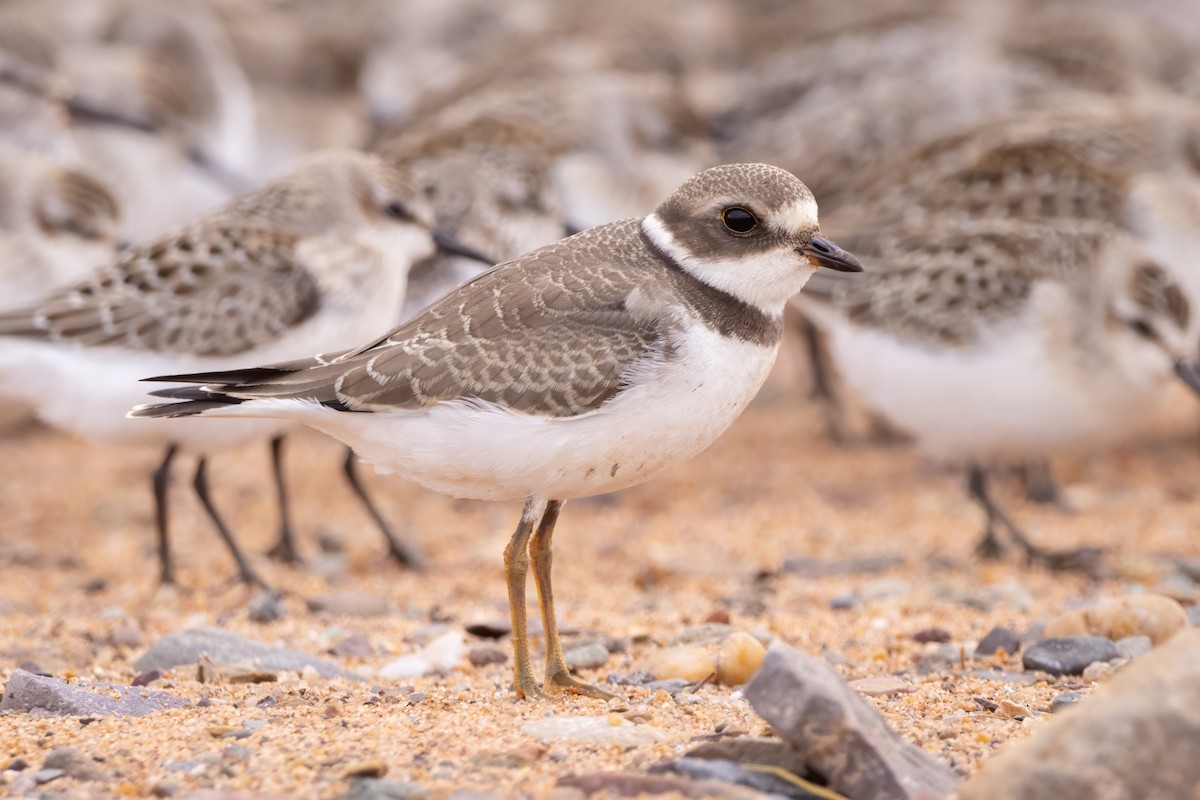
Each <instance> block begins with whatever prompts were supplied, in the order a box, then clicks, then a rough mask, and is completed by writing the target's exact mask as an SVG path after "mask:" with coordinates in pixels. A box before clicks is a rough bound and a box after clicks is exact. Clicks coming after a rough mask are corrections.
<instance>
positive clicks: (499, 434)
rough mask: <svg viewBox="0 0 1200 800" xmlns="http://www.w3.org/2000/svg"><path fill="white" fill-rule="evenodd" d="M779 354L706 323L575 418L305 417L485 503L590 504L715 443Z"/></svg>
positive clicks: (387, 463)
mask: <svg viewBox="0 0 1200 800" xmlns="http://www.w3.org/2000/svg"><path fill="white" fill-rule="evenodd" d="M777 351H778V345H777V344H775V343H772V344H770V345H763V344H758V343H753V342H746V341H743V340H740V339H737V338H732V337H726V336H723V335H721V334H719V333H717V332H715V331H713V330H712V329H710V328H707V327H704V326H702V325H700V324H694V325H692V326H691V327H689V328H686V329H684V330H683V331H682V332H681V333H680V334H679V335H678V337H677V340H676V341H675V350H674V352H673V353H672V356H671V357H670V358H669V359H668V360H663V361H658V362H653V363H647V364H645V365H643V366H642V367H640V368H639V369H638V370H637V372H636V373H635V374H634V375H632V376H630V378H631V385H630V386H628V387H627V388H625V389H623V390H622V391H621V392H619V393H618V394H617V395H615V396H614V397H613V398H612V399H610V400H609V401H608V402H606V403H605V404H604V405H603V406H601V407H600V408H598V409H596V410H594V411H589V412H587V413H584V414H580V415H578V416H574V417H559V418H554V417H539V416H531V415H525V414H518V413H513V412H510V411H507V410H504V409H502V408H500V407H498V406H495V405H492V404H477V403H472V402H468V401H453V402H448V403H441V404H439V405H436V406H434V407H432V408H430V409H425V410H419V411H389V412H376V413H343V412H337V411H333V410H328V409H322V410H321V411H320V412H318V413H315V414H314V413H313V411H312V407H311V404H304V413H305V419H306V421H307V422H309V423H310V424H312V425H313V426H314V427H317V428H319V429H321V430H324V431H325V432H327V433H329V434H331V435H333V436H335V437H337V438H339V439H341V440H342V441H345V442H347V443H348V444H350V445H351V446H352V447H353V448H354V449H355V450H356V451H357V452H358V453H359V455H360V456H362V458H363V459H364V460H365V461H367V462H368V463H371V464H373V465H374V466H375V468H376V470H378V471H379V472H384V473H392V472H395V473H399V474H401V475H404V476H405V477H406V478H409V479H411V480H414V481H416V482H417V483H420V484H422V485H424V486H426V487H428V488H430V489H433V490H435V491H438V492H442V493H445V494H450V495H455V496H458V497H471V498H476V499H482V500H512V499H520V498H523V497H528V496H530V495H539V496H542V497H554V498H571V497H584V496H588V495H593V494H599V493H602V492H609V491H614V490H616V489H621V488H624V487H626V486H630V485H633V484H636V483H640V482H642V481H644V480H646V479H648V478H650V477H652V476H654V475H655V474H657V473H658V472H661V471H662V470H664V469H666V468H668V467H671V466H673V465H675V464H677V463H680V462H682V461H684V460H686V459H688V458H690V457H692V456H694V455H695V454H696V453H698V452H700V451H701V450H703V449H704V448H705V447H707V446H708V445H709V444H711V443H712V442H713V441H714V440H715V439H716V438H717V437H718V436H719V435H720V434H721V433H722V432H724V431H725V429H726V428H728V427H729V425H730V424H731V423H732V422H733V420H734V419H736V418H737V416H738V414H740V413H741V412H742V410H743V409H744V408H745V407H746V405H747V403H749V402H750V399H751V398H752V397H753V396H754V395H755V393H757V391H758V389H759V387H760V386H761V385H762V383H763V381H764V380H766V377H767V373H768V372H769V371H770V369H771V365H772V364H773V363H774V360H775V354H776V352H777ZM292 402H295V401H292ZM297 405H298V406H299V405H300V404H299V403H297ZM298 410H299V409H298Z"/></svg>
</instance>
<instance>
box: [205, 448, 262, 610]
mask: <svg viewBox="0 0 1200 800" xmlns="http://www.w3.org/2000/svg"><path fill="white" fill-rule="evenodd" d="M192 487H193V488H194V489H195V490H196V496H197V497H199V498H200V503H201V504H202V505H203V506H204V510H205V511H207V512H208V516H209V519H211V520H212V521H213V525H216V526H217V533H219V534H220V535H221V538H222V539H224V540H225V546H226V547H227V548H229V554H230V555H232V556H233V560H234V561H236V562H237V567H238V577H239V578H241V579H242V582H243V583H249V584H253V585H255V586H260V587H262V588H264V589H265V588H267V584H266V582H265V581H263V579H262V578H260V577H259V575H258V573H257V572H255V571H254V568H253V567H251V566H250V562H248V561H247V560H246V557H245V556H244V555H243V554H242V549H241V548H240V547H238V543H237V541H236V540H235V539H234V538H233V533H231V532H230V530H229V527H228V526H227V525H226V524H225V520H223V519H221V515H220V514H219V513H217V507H216V506H214V505H213V501H212V498H211V497H210V496H209V493H208V459H207V458H205V457H203V456H201V457H200V460H199V461H198V462H197V463H196V478H195V480H193V481H192Z"/></svg>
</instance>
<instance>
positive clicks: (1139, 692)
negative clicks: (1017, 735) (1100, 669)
mask: <svg viewBox="0 0 1200 800" xmlns="http://www.w3.org/2000/svg"><path fill="white" fill-rule="evenodd" d="M1197 663H1200V631H1195V630H1191V629H1185V630H1184V631H1181V632H1180V633H1178V634H1176V635H1175V636H1174V637H1173V638H1171V639H1170V640H1169V641H1167V642H1166V643H1164V644H1161V645H1159V646H1158V647H1157V648H1155V649H1154V650H1153V651H1151V652H1150V653H1147V654H1146V655H1144V656H1142V657H1141V658H1139V659H1137V660H1136V661H1132V662H1130V663H1129V666H1127V667H1126V668H1125V669H1123V670H1121V671H1120V672H1118V673H1116V674H1115V675H1114V676H1113V678H1112V680H1111V681H1109V682H1108V683H1106V684H1104V685H1103V686H1101V687H1100V688H1099V689H1098V690H1097V691H1096V692H1095V693H1094V694H1093V695H1091V696H1090V697H1089V698H1088V700H1087V702H1086V703H1082V704H1080V705H1079V707H1078V708H1075V709H1073V710H1072V711H1071V712H1070V713H1069V714H1062V715H1060V716H1057V717H1054V718H1052V719H1051V720H1050V721H1049V722H1047V723H1046V724H1045V725H1044V726H1042V727H1041V729H1040V730H1039V731H1038V732H1037V733H1036V734H1034V735H1033V736H1032V737H1031V738H1029V739H1027V740H1025V741H1023V742H1018V743H1015V744H1013V745H1012V746H1011V747H1008V748H1006V749H1005V750H1003V751H1001V752H999V753H997V754H996V755H995V756H993V757H992V758H991V759H989V760H988V761H987V762H986V763H985V764H984V765H983V769H981V770H980V771H979V772H978V773H977V774H976V775H975V776H973V777H972V778H971V780H970V781H968V782H967V783H966V784H965V785H964V786H963V787H962V792H961V795H960V796H961V798H962V800H1009V799H1010V798H1022V800H1077V799H1078V800H1085V799H1087V798H1099V797H1103V798H1106V800H1135V798H1184V797H1194V796H1195V791H1196V787H1197V786H1200V759H1198V758H1196V741H1197V738H1198V737H1200V670H1197V669H1196V664H1197Z"/></svg>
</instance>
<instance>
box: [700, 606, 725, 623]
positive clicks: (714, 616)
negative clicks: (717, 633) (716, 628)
mask: <svg viewBox="0 0 1200 800" xmlns="http://www.w3.org/2000/svg"><path fill="white" fill-rule="evenodd" d="M704 621H705V622H716V623H718V624H720V625H728V624H729V623H730V618H729V609H726V608H714V609H713V610H712V611H710V612H708V616H706V617H705V618H704Z"/></svg>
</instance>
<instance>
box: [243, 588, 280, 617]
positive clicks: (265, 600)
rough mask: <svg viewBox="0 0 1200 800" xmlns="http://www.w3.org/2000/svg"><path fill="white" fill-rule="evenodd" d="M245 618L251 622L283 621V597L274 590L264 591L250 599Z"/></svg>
mask: <svg viewBox="0 0 1200 800" xmlns="http://www.w3.org/2000/svg"><path fill="white" fill-rule="evenodd" d="M246 613H247V616H249V617H250V621H251V622H275V621H277V620H281V619H283V596H282V595H280V594H279V592H277V591H275V590H274V589H264V590H263V591H261V592H258V593H257V594H256V595H254V597H251V598H250V604H249V608H248V609H247V612H246Z"/></svg>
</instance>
